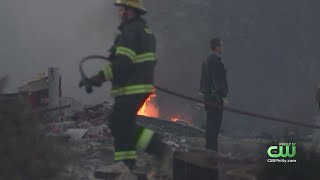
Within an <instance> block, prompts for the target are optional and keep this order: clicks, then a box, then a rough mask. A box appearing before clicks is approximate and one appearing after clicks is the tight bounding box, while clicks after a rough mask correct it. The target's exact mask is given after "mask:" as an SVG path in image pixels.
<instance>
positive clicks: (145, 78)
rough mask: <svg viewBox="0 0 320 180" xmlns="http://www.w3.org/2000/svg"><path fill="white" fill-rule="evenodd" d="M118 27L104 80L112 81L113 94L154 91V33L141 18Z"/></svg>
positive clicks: (105, 69)
mask: <svg viewBox="0 0 320 180" xmlns="http://www.w3.org/2000/svg"><path fill="white" fill-rule="evenodd" d="M119 30H120V32H121V33H120V34H119V35H118V36H117V38H116V40H115V43H114V45H113V46H112V48H111V49H110V51H111V55H110V59H111V60H112V65H111V66H107V67H105V68H104V70H103V72H104V75H105V80H112V95H114V96H122V95H131V94H141V93H149V92H152V88H153V81H154V67H155V64H156V57H155V51H156V39H155V37H154V35H153V33H152V32H151V30H150V29H149V28H148V26H147V24H146V22H145V21H144V20H143V19H142V18H140V17H137V18H134V19H132V20H130V21H128V22H126V23H124V24H121V25H120V26H119Z"/></svg>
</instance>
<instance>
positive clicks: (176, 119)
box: [171, 116, 180, 122]
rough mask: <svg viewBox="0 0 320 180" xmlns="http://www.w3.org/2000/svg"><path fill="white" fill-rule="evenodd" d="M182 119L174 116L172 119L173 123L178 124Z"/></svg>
mask: <svg viewBox="0 0 320 180" xmlns="http://www.w3.org/2000/svg"><path fill="white" fill-rule="evenodd" d="M179 119H180V118H179V117H178V116H174V117H172V118H171V121H173V122H177V121H178V120H179Z"/></svg>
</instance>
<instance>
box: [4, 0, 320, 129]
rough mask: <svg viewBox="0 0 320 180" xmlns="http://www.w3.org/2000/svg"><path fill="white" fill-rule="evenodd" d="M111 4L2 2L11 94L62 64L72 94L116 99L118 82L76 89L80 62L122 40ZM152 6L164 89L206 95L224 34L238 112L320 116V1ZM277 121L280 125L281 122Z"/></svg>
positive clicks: (167, 1)
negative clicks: (203, 89) (215, 46)
mask: <svg viewBox="0 0 320 180" xmlns="http://www.w3.org/2000/svg"><path fill="white" fill-rule="evenodd" d="M112 2H113V1H112V0H90V1H88V0H1V1H0V23H1V28H0V59H1V66H0V76H2V75H4V74H9V75H10V76H11V80H10V84H9V87H8V88H7V90H6V91H7V92H12V91H16V88H17V86H18V85H21V84H22V83H23V82H24V81H28V80H30V79H31V78H32V77H33V76H34V75H36V74H37V73H38V72H41V71H45V72H47V68H48V67H49V66H55V67H59V68H60V72H61V74H62V76H63V94H64V96H71V97H75V98H76V99H78V100H80V101H82V102H84V103H99V102H102V101H104V100H110V97H109V95H108V94H109V93H108V92H107V91H108V89H110V87H109V86H105V87H103V88H100V89H98V90H96V91H95V93H94V94H92V95H86V94H85V92H84V90H80V89H78V87H77V84H78V82H79V80H80V75H79V72H78V62H79V61H80V59H81V57H83V56H85V55H89V54H93V53H98V54H107V50H108V48H109V46H110V45H111V44H112V42H113V38H114V36H115V33H116V32H117V31H116V26H117V25H118V23H119V21H118V18H117V17H116V16H115V13H116V11H115V8H114V6H113V5H112ZM145 3H146V5H147V7H148V9H149V10H150V14H149V15H148V16H147V18H148V20H149V24H150V25H151V27H152V29H153V31H154V32H155V34H156V36H157V39H158V44H157V45H158V57H159V62H158V65H157V69H156V83H157V84H159V85H161V86H164V87H167V88H170V89H173V90H176V91H179V92H182V93H184V94H187V95H190V96H193V97H197V91H198V89H199V74H200V64H201V61H202V60H203V59H204V58H205V57H206V55H207V54H208V53H209V49H208V42H209V39H210V38H211V37H214V36H220V37H222V38H223V40H224V41H225V55H224V57H223V61H224V62H225V64H226V67H227V70H228V80H229V85H230V94H229V100H230V103H231V105H232V106H233V107H238V108H241V109H245V110H251V111H255V112H260V113H264V114H270V115H275V116H281V117H289V118H292V119H299V120H303V121H305V120H306V121H309V120H310V119H311V118H312V117H313V116H315V115H317V114H318V110H317V106H316V104H315V101H314V93H315V87H316V86H317V83H319V81H320V77H319V76H320V72H319V68H320V63H319V62H320V51H319V49H318V47H319V42H320V34H319V32H320V24H319V23H318V18H319V17H320V13H319V12H320V11H319V10H318V7H319V6H320V1H319V0H308V1H302V0H282V1H279V0H268V1H261V0H242V1H241V2H240V1H238V0H216V1H211V0H197V1H192V0H175V1H173V0H161V1H160V0H146V1H145ZM102 65H103V63H92V64H90V65H89V66H88V68H86V69H88V70H89V71H90V72H92V73H93V72H95V71H98V70H99V69H100V68H101V67H102ZM158 98H159V99H158V101H159V103H160V105H161V109H162V110H163V111H164V113H168V114H170V113H176V112H177V113H180V112H182V111H185V109H184V108H185V105H186V104H187V102H185V101H182V100H179V99H176V98H173V97H171V96H168V95H164V94H161V93H159V96H158ZM225 119H226V121H224V123H227V124H229V125H230V128H231V129H232V130H234V131H237V130H239V129H240V130H243V131H248V130H250V131H251V130H255V128H253V127H252V126H255V125H257V126H259V125H260V126H259V127H260V128H262V129H263V127H264V126H263V124H264V123H265V124H267V123H266V122H265V121H255V119H253V118H249V117H244V116H239V115H234V114H232V115H231V114H228V113H226V118H225ZM243 120H246V121H243ZM247 120H252V121H247ZM255 122H257V123H255ZM260 122H262V124H260ZM244 124H245V126H243V125H244ZM268 125H270V128H271V129H272V128H273V127H274V126H277V125H278V124H275V123H272V124H270V123H269V124H268ZM240 126H242V127H240Z"/></svg>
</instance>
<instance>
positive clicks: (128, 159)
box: [79, 0, 156, 169]
mask: <svg viewBox="0 0 320 180" xmlns="http://www.w3.org/2000/svg"><path fill="white" fill-rule="evenodd" d="M115 5H116V6H118V15H119V17H120V18H121V24H120V26H119V27H118V29H119V30H120V34H119V35H118V36H117V37H116V40H115V43H114V45H113V46H112V48H111V49H110V56H109V58H110V60H111V64H110V65H108V66H106V67H105V68H103V70H101V71H100V72H99V73H98V74H97V75H95V76H93V77H91V78H89V79H85V80H82V81H81V82H80V84H79V86H80V87H82V86H84V85H88V84H89V85H91V86H97V87H99V86H101V84H102V83H103V82H105V81H111V82H112V92H111V94H112V95H113V96H114V97H115V104H114V107H113V111H112V116H111V123H110V124H111V125H110V128H111V131H112V135H113V137H114V146H115V152H114V160H115V161H116V162H119V161H122V162H124V163H125V164H126V165H127V166H128V167H129V169H132V168H134V167H135V162H136V158H137V151H143V150H146V148H147V147H148V148H150V146H149V144H150V143H151V140H152V139H153V141H152V143H153V144H154V141H155V140H154V139H155V136H153V135H154V132H153V131H151V130H149V129H146V128H142V127H141V128H138V127H137V126H136V114H137V111H138V110H139V109H140V107H141V106H142V105H143V103H144V101H145V100H146V99H147V98H148V96H149V95H150V93H152V90H153V81H154V68H155V65H156V56H155V52H156V40H155V37H154V35H153V33H152V31H151V30H150V29H149V27H148V26H147V24H146V21H145V20H144V19H143V18H142V17H141V16H142V15H144V14H146V10H145V9H144V8H143V5H142V2H141V1H140V0H116V3H115Z"/></svg>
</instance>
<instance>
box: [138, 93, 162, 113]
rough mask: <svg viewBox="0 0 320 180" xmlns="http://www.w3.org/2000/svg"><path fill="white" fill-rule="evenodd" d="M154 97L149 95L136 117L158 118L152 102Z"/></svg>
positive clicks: (154, 104)
mask: <svg viewBox="0 0 320 180" xmlns="http://www.w3.org/2000/svg"><path fill="white" fill-rule="evenodd" d="M155 97H156V94H155V93H152V94H150V96H149V97H148V99H147V100H146V101H145V102H144V104H143V105H142V106H141V108H140V110H139V111H138V113H137V115H142V116H148V117H159V109H158V107H157V105H156V103H155V101H154V99H155Z"/></svg>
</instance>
